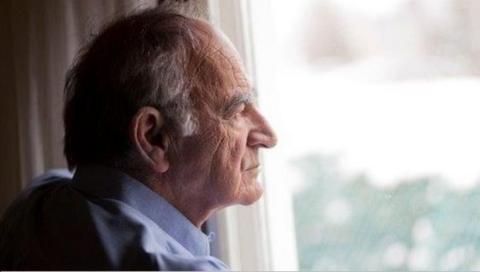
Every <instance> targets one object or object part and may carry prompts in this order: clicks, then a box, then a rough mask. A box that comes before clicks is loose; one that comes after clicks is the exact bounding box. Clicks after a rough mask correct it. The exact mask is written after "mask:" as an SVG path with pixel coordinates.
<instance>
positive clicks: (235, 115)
mask: <svg viewBox="0 0 480 272" xmlns="http://www.w3.org/2000/svg"><path fill="white" fill-rule="evenodd" d="M244 110H245V104H241V105H239V106H238V107H237V108H236V109H235V111H234V112H233V116H232V119H237V118H240V117H241V116H242V113H243V111H244Z"/></svg>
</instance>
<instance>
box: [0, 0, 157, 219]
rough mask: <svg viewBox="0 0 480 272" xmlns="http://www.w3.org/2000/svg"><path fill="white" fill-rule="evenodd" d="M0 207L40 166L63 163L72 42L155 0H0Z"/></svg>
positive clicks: (42, 168)
mask: <svg viewBox="0 0 480 272" xmlns="http://www.w3.org/2000/svg"><path fill="white" fill-rule="evenodd" d="M0 2H1V3H0V39H1V40H0V41H1V42H0V61H1V65H0V92H1V93H0V111H1V112H0V127H1V129H0V131H1V133H0V158H1V161H0V212H2V211H3V210H4V208H5V207H6V205H8V203H9V202H10V201H11V199H12V198H13V197H14V196H15V194H16V193H17V192H18V191H19V190H20V189H21V188H22V187H24V186H25V185H27V184H28V182H29V181H30V180H31V179H32V178H33V177H35V176H36V175H38V174H40V173H42V172H43V171H45V170H46V169H50V168H59V167H65V166H66V163H65V160H64V157H63V154H62V149H63V127H62V107H63V84H64V76H65V72H66V70H67V68H68V66H69V65H70V64H71V62H72V60H73V58H74V56H75V54H76V52H77V50H78V49H79V47H80V46H81V45H82V44H83V43H84V42H86V41H87V40H88V39H89V38H90V37H91V36H92V35H93V34H94V33H95V32H96V31H98V29H99V28H100V27H101V26H102V25H103V24H104V23H106V22H108V21H110V20H111V19H113V18H114V17H116V16H118V15H121V14H124V13H126V12H132V11H135V10H140V9H144V8H149V7H153V6H155V5H156V3H157V1H156V0H141V1H138V0H136V1H134V0H122V1H120V0H81V1H80V0H46V1H36V0H5V1H0Z"/></svg>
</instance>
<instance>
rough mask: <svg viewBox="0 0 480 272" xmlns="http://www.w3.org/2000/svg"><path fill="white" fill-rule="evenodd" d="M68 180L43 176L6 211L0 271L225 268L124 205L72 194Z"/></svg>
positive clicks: (57, 174) (58, 174) (59, 174)
mask: <svg viewBox="0 0 480 272" xmlns="http://www.w3.org/2000/svg"><path fill="white" fill-rule="evenodd" d="M71 177H72V176H71V174H69V173H68V172H66V171H58V170H56V171H49V172H47V173H46V174H44V175H42V176H40V177H39V178H37V179H35V181H34V182H33V183H32V185H31V186H30V187H29V188H27V189H26V190H25V191H24V192H22V194H21V195H20V196H19V197H18V199H17V200H16V201H15V202H14V204H12V206H11V207H10V208H9V209H8V211H7V212H6V213H5V215H4V217H3V219H2V221H1V223H0V268H9V267H10V268H11V269H28V268H32V269H33V268H35V267H37V268H42V269H45V268H53V267H54V266H56V267H57V268H58V267H63V268H67V267H70V268H72V267H73V268H75V269H86V270H89V269H92V268H94V269H144V270H151V269H155V270H162V269H165V270H183V269H189V270H199V269H208V270H213V269H226V267H225V266H224V265H223V263H221V261H219V260H217V259H215V258H212V257H208V256H203V257H197V256H193V255H192V254H190V253H189V252H188V251H187V250H185V248H183V247H182V246H181V245H180V244H178V243H177V242H176V241H175V240H174V239H173V238H171V237H170V236H169V235H168V234H166V233H165V232H164V231H163V230H162V229H161V228H160V227H159V226H158V225H157V224H155V222H153V221H152V220H150V218H148V217H147V216H145V215H143V214H142V213H141V212H139V211H138V210H136V209H135V208H133V207H131V206H129V205H128V204H126V203H124V202H122V201H118V200H115V199H109V198H101V197H96V196H91V195H88V194H85V193H84V192H81V191H78V190H76V188H75V187H74V186H72V184H71ZM14 263H17V265H18V266H17V267H15V266H11V265H13V264H14ZM22 265H23V266H22Z"/></svg>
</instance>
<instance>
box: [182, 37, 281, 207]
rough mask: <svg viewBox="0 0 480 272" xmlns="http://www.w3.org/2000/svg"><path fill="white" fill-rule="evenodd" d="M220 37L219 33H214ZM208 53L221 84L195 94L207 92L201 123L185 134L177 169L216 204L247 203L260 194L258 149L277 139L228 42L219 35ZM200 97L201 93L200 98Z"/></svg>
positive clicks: (201, 110)
mask: <svg viewBox="0 0 480 272" xmlns="http://www.w3.org/2000/svg"><path fill="white" fill-rule="evenodd" d="M217 37H218V36H217ZM215 42H216V43H217V44H218V46H217V48H216V49H215V50H213V51H214V53H213V55H212V58H213V59H214V60H215V63H216V65H219V67H220V69H221V70H222V71H223V72H224V83H225V84H224V85H225V86H224V88H220V89H214V90H207V91H208V93H206V94H205V93H202V94H199V95H198V96H200V97H206V96H208V97H209V98H208V99H206V100H208V101H209V102H208V103H205V105H204V107H202V108H200V109H198V112H199V129H198V131H197V133H196V134H194V135H192V136H188V137H186V139H185V140H184V144H183V148H182V150H183V151H182V152H181V153H183V154H182V155H181V160H182V161H179V162H178V164H177V165H183V168H182V169H181V170H180V171H178V172H182V173H183V174H182V176H183V179H182V180H187V182H188V184H185V186H184V188H188V190H195V192H194V193H198V195H202V196H204V197H205V198H206V199H205V200H206V201H207V202H209V203H214V205H217V206H227V205H231V204H235V203H239V204H244V205H248V204H251V203H253V202H255V201H256V200H258V199H259V198H260V196H261V195H262V192H263V189H262V187H261V185H260V184H259V183H258V181H257V177H258V174H259V171H260V161H259V154H258V153H259V149H260V148H270V147H273V146H274V145H275V144H276V137H275V135H274V132H273V131H272V129H271V128H270V126H269V124H268V123H267V121H266V120H265V119H264V117H263V116H262V115H261V114H260V113H259V112H258V110H257V108H256V107H255V105H254V101H253V95H254V94H253V92H252V87H251V85H250V82H249V81H248V79H247V77H246V75H245V72H244V70H243V68H242V64H241V62H240V58H239V56H238V54H237V52H236V51H235V50H234V49H233V47H232V46H231V45H230V43H229V42H228V41H227V40H225V39H224V38H221V37H218V38H217V39H216V40H215ZM198 99H200V98H198Z"/></svg>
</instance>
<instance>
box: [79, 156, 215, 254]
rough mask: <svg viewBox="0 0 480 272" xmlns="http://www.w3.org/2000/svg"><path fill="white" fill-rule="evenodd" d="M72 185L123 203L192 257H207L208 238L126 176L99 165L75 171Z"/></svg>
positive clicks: (162, 199)
mask: <svg viewBox="0 0 480 272" xmlns="http://www.w3.org/2000/svg"><path fill="white" fill-rule="evenodd" d="M72 185H73V186H74V187H75V188H77V189H79V190H80V191H83V192H85V193H87V194H91V195H94V196H97V197H101V198H110V199H115V200H118V201H121V202H124V203H126V204H128V205H130V206H131V207H133V208H135V209H136V210H138V211H139V212H141V213H143V214H144V215H146V216H147V217H149V218H150V219H151V220H152V221H154V222H155V223H156V224H157V225H158V226H159V227H160V228H161V229H162V230H164V231H165V232H166V233H167V234H168V235H170V236H171V237H172V238H173V239H175V240H176V241H177V242H179V243H180V244H181V245H182V246H183V247H185V248H186V249H187V250H188V251H190V253H192V254H193V255H195V256H205V255H210V245H209V238H208V236H207V235H205V234H204V233H203V232H201V231H200V230H199V229H198V228H197V227H195V226H194V225H193V224H192V223H191V222H190V221H189V220H188V219H187V218H186V217H185V216H184V215H183V214H182V213H180V212H179V211H178V210H177V209H176V208H175V207H173V206H172V205H171V204H170V203H169V202H168V201H167V200H165V199H164V198H163V197H161V196H160V195H159V194H157V193H155V192H154V191H152V190H151V189H150V188H148V187H147V186H146V185H144V184H143V183H141V182H140V181H138V180H136V179H134V178H132V177H130V176H128V175H127V174H125V173H123V172H120V171H118V170H115V169H113V168H108V167H104V166H99V165H82V166H79V167H77V170H76V171H75V174H74V176H73V180H72Z"/></svg>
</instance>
